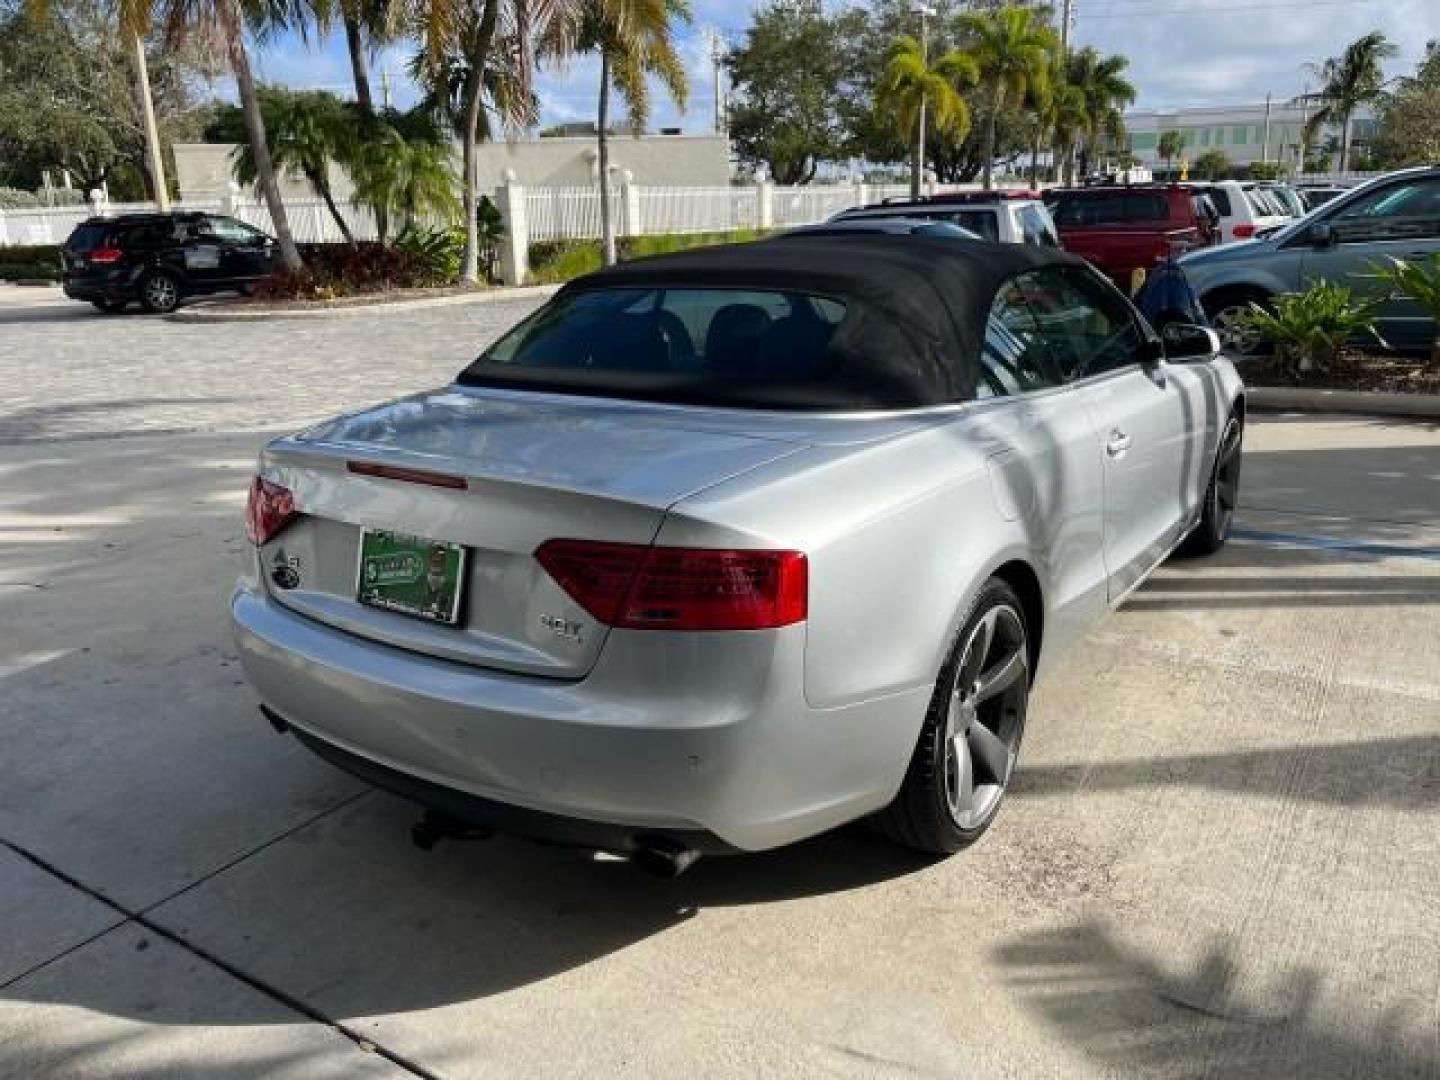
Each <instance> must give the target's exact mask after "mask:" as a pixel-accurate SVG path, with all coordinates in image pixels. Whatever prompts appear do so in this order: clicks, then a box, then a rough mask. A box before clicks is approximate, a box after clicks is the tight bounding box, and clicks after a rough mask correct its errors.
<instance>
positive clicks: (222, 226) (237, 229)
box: [202, 217, 260, 244]
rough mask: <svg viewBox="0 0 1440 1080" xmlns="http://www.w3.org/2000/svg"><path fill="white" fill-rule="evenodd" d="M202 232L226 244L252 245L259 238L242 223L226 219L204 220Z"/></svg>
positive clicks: (213, 218) (256, 233)
mask: <svg viewBox="0 0 1440 1080" xmlns="http://www.w3.org/2000/svg"><path fill="white" fill-rule="evenodd" d="M202 231H204V232H206V233H209V234H210V235H211V236H214V237H215V238H216V239H218V240H220V241H223V242H224V243H226V244H253V243H255V242H256V241H257V239H258V238H259V236H260V234H259V233H258V232H256V231H255V230H254V229H252V228H251V227H250V226H249V225H246V224H245V223H244V222H240V221H236V220H235V219H234V218H227V217H212V218H206V219H205V227H204V228H203V230H202Z"/></svg>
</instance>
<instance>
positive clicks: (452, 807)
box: [232, 235, 1245, 872]
mask: <svg viewBox="0 0 1440 1080" xmlns="http://www.w3.org/2000/svg"><path fill="white" fill-rule="evenodd" d="M1244 422H1245V401H1244V396H1243V390H1242V386H1241V383H1240V380H1239V379H1238V378H1237V376H1236V374H1235V371H1234V370H1233V369H1232V367H1231V365H1230V364H1229V362H1228V361H1226V360H1225V359H1224V358H1223V357H1221V355H1220V354H1219V349H1218V342H1217V340H1216V338H1215V335H1214V334H1213V333H1212V332H1211V331H1209V330H1204V329H1200V328H1196V327H1186V326H1172V327H1170V328H1168V329H1167V332H1166V335H1165V337H1164V338H1161V337H1159V336H1157V335H1156V334H1154V332H1153V331H1152V330H1151V329H1150V328H1149V327H1148V326H1147V325H1146V323H1145V322H1144V320H1143V319H1141V318H1140V317H1139V316H1138V315H1137V314H1136V312H1135V310H1134V309H1133V308H1132V307H1131V306H1130V304H1129V302H1128V301H1127V300H1126V299H1125V298H1124V297H1123V296H1122V295H1121V294H1120V293H1119V292H1117V291H1116V290H1115V289H1114V288H1113V287H1112V286H1111V285H1110V284H1109V283H1108V282H1106V281H1105V279H1104V278H1102V277H1101V276H1100V275H1098V274H1096V273H1095V272H1094V271H1092V270H1091V269H1089V268H1088V267H1087V266H1086V265H1085V264H1084V263H1083V262H1081V261H1080V260H1079V259H1076V258H1074V257H1072V256H1068V255H1065V254H1064V253H1062V252H1056V251H1053V250H1050V249H1044V248H1030V247H1022V246H1018V245H1007V246H1001V245H997V244H989V243H985V242H980V241H976V242H971V243H956V242H954V241H945V240H934V239H929V238H926V237H917V236H882V235H875V236H870V235H854V236H836V237H830V236H817V237H810V238H807V237H787V238H785V239H783V240H774V241H761V242H758V243H754V244H748V245H739V246H734V247H718V248H711V249H706V250H702V251H696V252H690V253H684V254H678V255H672V256H664V257H660V258H654V259H646V260H639V261H635V262H630V263H625V264H622V265H620V266H617V267H614V268H613V269H609V270H606V271H603V272H600V273H597V274H593V275H591V276H589V277H586V278H582V279H580V280H578V281H575V282H573V283H571V284H570V285H569V286H567V287H566V288H565V289H564V290H562V291H561V292H560V293H559V294H558V295H556V296H555V297H554V298H553V299H552V300H551V301H550V302H549V303H547V304H546V305H545V306H544V307H543V308H541V309H540V310H539V311H538V312H536V313H535V314H534V315H532V316H531V317H530V318H528V319H526V320H525V321H523V322H522V323H520V324H519V325H518V326H516V327H515V328H514V329H513V330H511V331H510V332H509V333H507V334H505V335H504V336H503V337H502V338H501V339H500V340H499V341H498V342H496V343H495V344H494V345H493V346H492V347H490V349H488V350H487V351H486V352H485V353H484V355H482V356H481V357H480V358H479V359H478V360H476V361H475V362H474V363H473V364H472V365H470V366H469V367H468V368H466V369H465V370H464V371H463V372H462V373H461V374H460V375H459V377H458V378H457V379H456V380H455V382H454V383H453V384H452V385H449V386H445V387H442V388H440V389H436V390H433V391H430V392H427V393H421V394H417V395H415V396H412V397H408V398H403V399H401V400H399V401H395V402H392V403H390V404H386V405H381V406H378V407H376V408H372V409H367V410H365V411H362V412H358V413H354V414H351V415H348V416H342V417H339V418H338V419H335V420H331V421H328V422H326V423H322V424H320V425H319V426H317V427H314V428H311V429H310V430H308V431H304V432H302V433H300V434H297V435H293V436H290V437H288V438H282V439H279V440H277V441H275V442H273V443H271V444H270V445H269V446H268V447H266V449H265V451H264V453H263V455H262V457H261V460H260V466H259V474H258V475H257V476H256V477H255V479H254V482H253V485H252V488H251V491H250V502H249V509H248V529H249V533H250V538H251V540H252V541H253V542H254V545H255V559H254V568H253V573H252V574H251V575H250V576H248V577H246V578H244V579H242V580H241V582H240V583H239V586H238V588H237V590H236V592H235V594H234V598H233V601H232V610H233V618H234V625H235V631H236V635H237V640H238V644H239V651H240V654H241V657H242V659H243V663H244V667H245V671H246V674H247V676H248V677H249V680H250V682H251V684H252V685H253V686H254V688H255V690H256V691H257V693H258V695H259V697H260V699H261V701H262V703H263V705H262V709H263V711H264V712H265V714H266V715H267V716H268V717H269V718H270V720H271V722H272V723H273V724H274V725H275V726H276V727H277V728H278V729H279V730H281V731H286V730H289V731H293V732H294V733H295V734H296V735H297V736H298V737H299V738H300V739H301V740H303V742H304V743H305V744H306V745H307V746H309V747H310V748H311V749H313V750H314V751H316V752H317V753H319V754H321V755H322V756H323V757H325V758H327V759H329V760H330V761H331V762H333V763H335V764H336V765H338V766H340V767H341V768H343V769H347V770H349V771H351V772H353V773H355V774H356V775H358V776H360V777H362V778H364V779H366V780H368V781H370V782H372V783H374V784H375V785H378V786H380V787H382V788H387V789H389V790H391V791H394V792H397V793H399V794H401V795H404V796H406V797H408V798H410V799H413V800H414V801H416V802H418V803H420V804H422V805H423V806H425V807H427V808H428V810H427V813H426V816H425V818H424V819H423V820H422V822H421V824H420V825H419V826H417V831H416V839H417V840H418V841H420V842H421V843H422V844H428V843H431V842H433V841H434V840H435V839H436V838H438V837H443V836H447V835H466V834H470V835H473V834H476V833H484V832H485V831H488V830H494V829H501V830H505V831H510V832H515V833H520V834H524V835H529V836H534V837H541V838H546V839H550V840H555V841H559V842H563V843H572V844H579V845H585V846H589V847H594V848H598V849H605V850H610V851H617V852H622V853H629V854H630V855H632V856H633V857H634V858H636V860H637V861H639V862H642V863H645V864H648V865H652V866H654V867H656V868H659V869H666V870H667V871H668V872H678V870H680V869H683V867H684V866H685V865H687V864H688V863H689V862H690V861H692V860H693V859H694V858H695V856H696V853H698V852H702V851H718V850H734V849H743V850H756V849H762V848H769V847H774V846H776V845H780V844H785V843H789V842H791V841H794V840H798V839H800V838H802V837H806V836H810V835H813V834H815V833H819V832H821V831H823V830H827V829H830V828H833V827H835V826H838V825H840V824H842V823H845V822H848V821H852V820H854V819H857V818H861V817H865V816H870V815H873V817H874V820H875V821H876V823H877V824H878V825H879V826H880V827H881V828H882V829H883V830H884V831H886V832H888V833H889V834H890V835H891V836H893V837H894V838H895V839H897V840H898V841H900V842H902V843H904V844H908V845H911V846H913V847H916V848H920V849H923V850H925V851H929V852H937V853H947V852H953V851H956V850H958V849H959V848H961V847H963V846H965V845H966V844H968V843H970V842H972V841H973V840H975V839H976V838H977V837H978V836H979V835H980V834H981V833H983V832H984V831H985V829H986V828H987V827H988V826H989V825H990V823H991V822H992V821H993V820H994V818H995V815H996V812H997V810H998V808H999V806H1000V803H1001V799H1002V797H1003V795H1004V793H1005V790H1006V786H1007V784H1008V783H1009V781H1010V777H1011V774H1012V771H1013V770H1014V768H1015V762H1016V758H1017V755H1018V753H1019V749H1020V740H1021V735H1022V733H1023V731H1024V727H1025V715H1026V701H1027V697H1028V695H1029V692H1030V690H1031V687H1032V686H1033V685H1034V683H1035V681H1036V680H1037V679H1038V678H1040V677H1041V676H1043V675H1044V674H1045V672H1046V671H1048V670H1051V669H1053V668H1054V667H1055V665H1056V663H1057V661H1058V660H1059V658H1060V657H1061V656H1062V655H1064V653H1065V652H1066V650H1067V649H1069V648H1070V647H1071V646H1073V645H1074V644H1075V643H1076V642H1077V641H1079V640H1080V639H1081V637H1082V636H1083V635H1084V634H1085V632H1086V631H1087V630H1088V629H1089V628H1091V627H1093V626H1094V625H1095V624H1096V623H1097V622H1099V621H1100V620H1101V619H1102V618H1103V617H1104V616H1105V615H1106V613H1107V612H1108V611H1109V610H1110V609H1111V608H1113V607H1115V606H1116V605H1117V604H1119V603H1120V602H1121V601H1122V600H1123V599H1124V598H1125V596H1126V595H1127V594H1128V593H1129V592H1130V591H1131V590H1132V589H1134V588H1135V587H1136V586H1137V585H1138V584H1139V583H1140V582H1141V581H1143V580H1144V578H1145V576H1146V575H1147V574H1148V573H1149V572H1150V571H1151V570H1153V569H1154V568H1155V566H1156V565H1157V564H1158V563H1160V562H1161V561H1162V560H1163V559H1165V558H1166V557H1167V556H1168V555H1169V554H1170V553H1171V552H1172V551H1174V550H1175V549H1177V548H1179V547H1187V548H1188V549H1190V550H1191V551H1193V552H1199V553H1204V552H1211V551H1214V550H1215V549H1217V548H1218V547H1219V546H1220V545H1221V544H1222V543H1223V542H1224V540H1225V537H1226V533H1227V531H1228V529H1229V526H1230V521H1231V516H1232V512H1233V510H1234V507H1235V501H1236V494H1237V489H1238V483H1239V470H1240V444H1241V435H1242V429H1243V425H1244Z"/></svg>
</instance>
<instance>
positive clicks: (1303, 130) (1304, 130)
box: [1295, 83, 1310, 180]
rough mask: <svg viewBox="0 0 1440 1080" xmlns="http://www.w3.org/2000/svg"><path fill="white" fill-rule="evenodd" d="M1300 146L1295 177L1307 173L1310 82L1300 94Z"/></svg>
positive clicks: (1296, 159) (1297, 152)
mask: <svg viewBox="0 0 1440 1080" xmlns="http://www.w3.org/2000/svg"><path fill="white" fill-rule="evenodd" d="M1300 101H1301V106H1300V146H1299V148H1298V149H1297V150H1296V152H1295V153H1296V158H1295V178H1296V179H1297V180H1298V179H1299V178H1300V177H1301V176H1303V175H1305V144H1306V143H1307V142H1308V141H1309V138H1310V131H1309V128H1310V84H1309V83H1306V84H1305V93H1303V94H1301V95H1300Z"/></svg>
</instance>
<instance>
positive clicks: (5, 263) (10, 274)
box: [0, 244, 60, 281]
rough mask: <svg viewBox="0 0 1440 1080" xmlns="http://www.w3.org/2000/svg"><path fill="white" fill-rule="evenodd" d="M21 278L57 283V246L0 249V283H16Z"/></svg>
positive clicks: (58, 257) (58, 267) (44, 245)
mask: <svg viewBox="0 0 1440 1080" xmlns="http://www.w3.org/2000/svg"><path fill="white" fill-rule="evenodd" d="M22 278H36V279H40V278H43V279H45V280H48V281H59V280H60V248H59V245H57V244H34V245H30V246H23V247H0V281H18V280H20V279H22Z"/></svg>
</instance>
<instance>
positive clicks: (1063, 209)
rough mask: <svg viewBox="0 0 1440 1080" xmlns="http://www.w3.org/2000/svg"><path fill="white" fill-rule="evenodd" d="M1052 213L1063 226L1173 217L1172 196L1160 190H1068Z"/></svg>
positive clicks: (1056, 202)
mask: <svg viewBox="0 0 1440 1080" xmlns="http://www.w3.org/2000/svg"><path fill="white" fill-rule="evenodd" d="M1050 216H1051V217H1053V218H1054V219H1055V224H1056V225H1058V226H1060V227H1061V228H1062V229H1063V228H1084V227H1085V226H1087V225H1125V224H1131V223H1134V222H1141V221H1168V220H1170V200H1169V199H1167V198H1166V197H1165V195H1164V194H1163V193H1161V192H1158V191H1093V192H1092V191H1068V192H1063V193H1060V194H1058V195H1057V196H1056V201H1055V205H1054V206H1053V207H1052V208H1051V211H1050Z"/></svg>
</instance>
